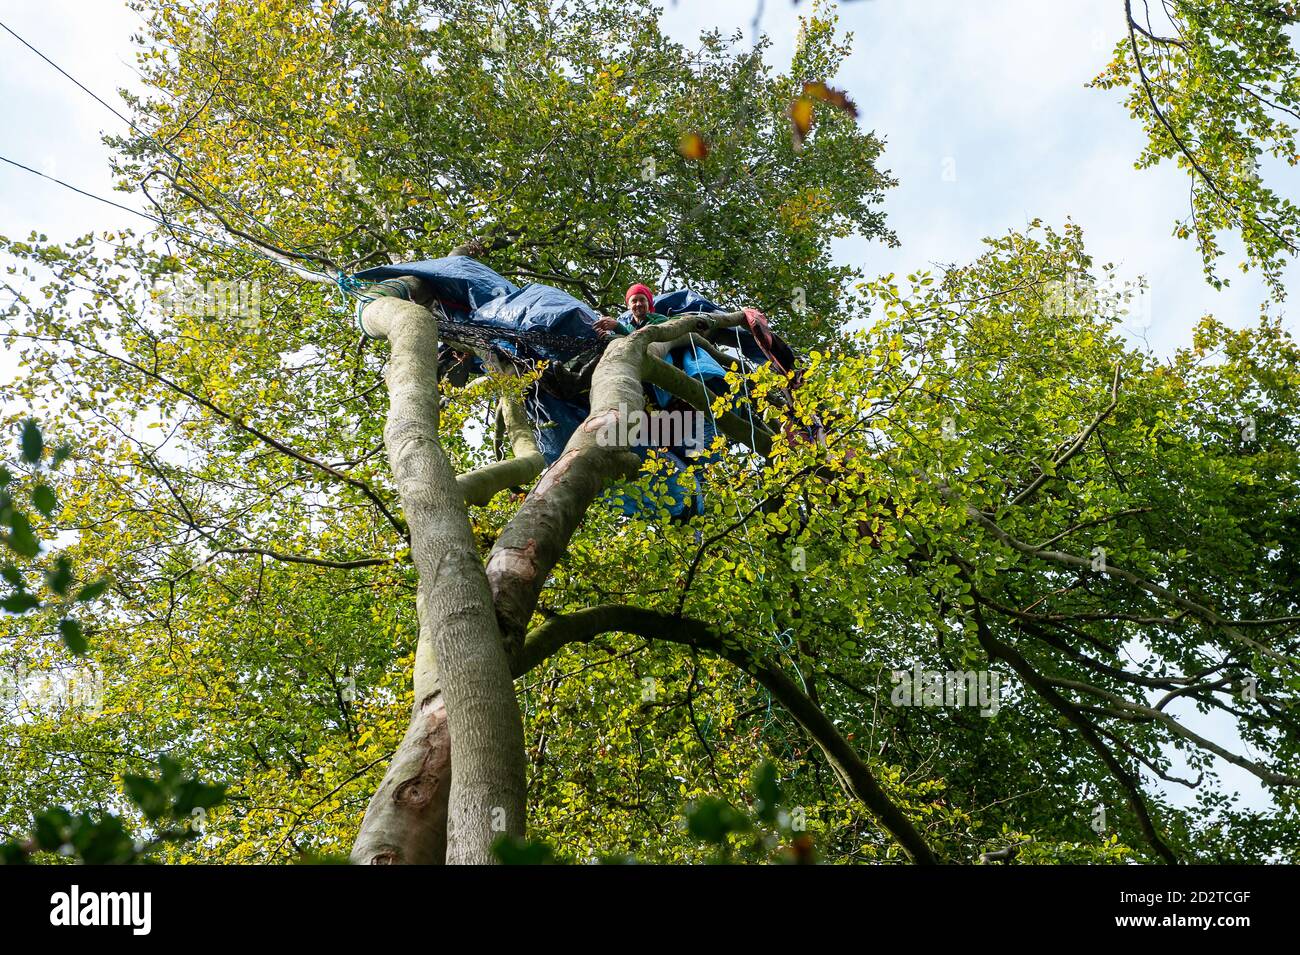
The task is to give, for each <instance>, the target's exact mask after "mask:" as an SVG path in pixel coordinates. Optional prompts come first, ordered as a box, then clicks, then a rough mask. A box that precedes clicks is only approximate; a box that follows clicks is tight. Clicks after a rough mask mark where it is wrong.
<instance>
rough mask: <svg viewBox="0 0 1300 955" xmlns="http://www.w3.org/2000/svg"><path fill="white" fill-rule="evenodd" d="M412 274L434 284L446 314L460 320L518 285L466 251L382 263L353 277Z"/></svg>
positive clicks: (375, 279) (365, 278)
mask: <svg viewBox="0 0 1300 955" xmlns="http://www.w3.org/2000/svg"><path fill="white" fill-rule="evenodd" d="M403 275H414V276H415V277H416V278H418V279H423V280H424V281H426V282H428V283H429V285H431V286H432V287H433V292H434V294H435V295H436V296H437V297H438V300H439V301H440V302H441V303H442V307H443V308H444V309H446V310H447V314H448V315H449V316H451V317H452V318H455V319H457V320H460V321H464V320H465V319H467V318H468V317H469V316H470V315H471V314H472V313H473V312H474V310H475V309H478V308H481V307H482V306H484V305H486V304H488V303H489V302H491V301H492V300H493V299H497V298H501V297H503V296H507V295H511V294H513V293H514V292H517V291H519V287H518V286H517V285H515V284H514V283H513V282H511V281H510V280H509V279H507V278H506V277H505V276H503V275H498V274H497V273H496V272H494V271H493V270H492V269H490V268H488V267H487V266H486V265H484V264H483V263H482V262H480V261H478V260H477V259H471V258H470V257H469V256H468V255H448V256H445V257H443V258H441V259H425V260H424V261H423V262H410V263H408V264H406V265H381V266H378V267H376V268H373V269H366V270H365V271H364V272H358V273H357V274H356V278H359V279H361V280H363V281H366V282H378V281H380V280H381V279H395V278H398V277H400V276H403Z"/></svg>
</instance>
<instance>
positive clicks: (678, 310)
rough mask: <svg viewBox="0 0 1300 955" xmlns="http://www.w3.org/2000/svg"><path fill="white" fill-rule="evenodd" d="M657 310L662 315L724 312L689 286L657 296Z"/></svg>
mask: <svg viewBox="0 0 1300 955" xmlns="http://www.w3.org/2000/svg"><path fill="white" fill-rule="evenodd" d="M655 311H656V312H658V313H659V314H660V315H684V314H686V313H687V312H724V311H726V309H722V308H718V306H716V305H714V304H713V303H712V302H710V301H709V300H708V299H707V298H705V297H704V296H703V295H700V294H698V293H697V292H692V291H691V290H690V289H688V288H683V289H678V290H677V291H675V292H664V293H663V294H662V295H656V296H655Z"/></svg>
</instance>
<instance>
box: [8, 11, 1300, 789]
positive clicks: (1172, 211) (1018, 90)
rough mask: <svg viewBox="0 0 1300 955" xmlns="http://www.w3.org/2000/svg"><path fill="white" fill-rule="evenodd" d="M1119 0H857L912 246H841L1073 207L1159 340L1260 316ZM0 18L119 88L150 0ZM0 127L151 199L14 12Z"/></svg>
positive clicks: (105, 126) (89, 175) (57, 166)
mask: <svg viewBox="0 0 1300 955" xmlns="http://www.w3.org/2000/svg"><path fill="white" fill-rule="evenodd" d="M666 6H667V9H666V10H665V12H664V16H663V19H662V22H663V25H664V28H665V29H666V30H667V32H668V33H669V34H670V35H672V36H673V37H674V38H676V39H678V40H681V41H683V42H691V41H692V40H693V38H694V37H696V36H697V35H698V33H699V32H700V31H701V30H702V29H707V28H712V27H718V28H721V29H723V30H724V31H726V32H730V31H732V30H734V29H736V28H738V27H739V28H743V29H745V30H746V31H748V30H749V27H750V22H751V20H752V19H753V16H754V13H755V10H756V9H757V8H758V6H759V3H758V0H707V2H698V0H680V2H679V3H677V4H675V5H674V4H672V3H671V2H668V3H667V4H666ZM762 7H763V16H762V20H761V28H762V30H763V31H765V32H767V33H768V34H769V35H771V36H772V37H773V39H774V45H773V48H772V50H771V51H770V55H769V61H770V62H771V63H773V64H774V65H776V66H778V67H785V66H787V65H788V63H789V59H790V54H791V51H792V49H793V45H794V40H795V36H796V33H797V15H798V14H799V13H800V12H805V13H806V12H807V10H808V7H809V3H808V2H807V0H805V2H803V3H802V4H800V5H799V6H798V7H796V6H794V5H793V4H792V3H791V0H766V2H765V3H763V4H762ZM1122 10H1123V6H1122V4H1121V3H1120V2H1119V0H987V2H981V3H972V2H970V0H858V2H851V3H846V4H845V5H844V6H843V7H842V10H841V26H842V27H843V28H845V29H847V30H849V31H851V32H852V33H853V34H854V37H855V46H854V53H853V55H852V57H851V59H850V60H849V62H848V64H847V67H846V68H845V69H844V70H843V71H842V72H841V74H840V75H839V76H837V77H834V78H830V79H833V82H834V83H835V85H837V86H839V87H841V88H843V89H845V90H847V91H848V93H849V94H850V96H852V98H853V99H854V100H855V101H856V103H857V104H858V108H859V112H860V118H859V122H860V124H861V125H862V126H863V128H870V129H874V130H876V131H877V133H878V134H880V135H881V136H882V137H883V138H884V139H885V140H886V149H885V153H884V158H883V160H882V162H883V165H885V166H886V167H887V168H889V169H890V170H891V171H892V172H893V174H894V175H895V177H896V178H898V179H899V180H900V186H899V187H898V188H897V189H894V190H892V191H891V192H890V193H889V194H888V195H887V198H886V201H885V206H884V208H885V211H886V213H887V215H888V218H889V224H890V226H891V227H892V228H893V229H894V230H895V231H896V232H897V234H898V236H899V238H900V240H901V241H902V246H901V248H898V249H886V248H885V247H883V246H881V245H879V244H870V243H866V242H862V241H858V240H847V241H844V242H841V243H840V245H839V247H838V253H839V255H840V256H841V258H843V259H844V260H845V261H850V262H853V263H855V264H860V265H862V266H863V267H864V268H865V269H866V271H867V273H868V274H869V275H875V274H881V273H886V272H895V273H898V274H900V275H905V274H907V273H908V272H910V271H913V270H915V269H918V268H925V267H928V266H929V265H930V264H931V263H949V262H956V263H962V262H966V261H969V260H970V259H972V258H974V257H975V256H976V255H978V254H979V253H980V251H981V245H980V239H981V238H982V237H984V236H987V235H997V234H1001V233H1004V232H1006V231H1007V230H1008V229H1018V228H1023V227H1024V226H1025V224H1026V223H1027V222H1028V221H1029V220H1030V219H1033V218H1035V217H1041V218H1042V219H1044V220H1045V221H1047V222H1049V223H1052V224H1053V225H1055V226H1057V227H1059V226H1060V224H1061V223H1063V222H1064V221H1065V219H1066V217H1067V216H1069V217H1071V218H1073V220H1074V221H1075V222H1076V223H1078V224H1079V225H1081V226H1082V227H1083V229H1084V232H1085V238H1086V241H1087V246H1088V249H1089V251H1090V252H1091V253H1092V255H1093V257H1094V260H1095V261H1096V262H1097V263H1098V264H1100V263H1103V262H1107V261H1111V262H1115V263H1116V264H1117V265H1119V266H1120V273H1121V275H1123V276H1129V277H1132V276H1136V275H1137V274H1139V273H1142V274H1145V275H1146V276H1147V278H1148V280H1149V282H1150V284H1151V299H1150V316H1149V317H1150V327H1149V329H1148V331H1147V336H1146V338H1147V341H1148V342H1149V343H1150V344H1151V346H1152V347H1153V348H1154V349H1155V350H1156V351H1157V353H1159V354H1162V355H1167V354H1169V353H1170V352H1171V351H1172V350H1173V349H1174V348H1176V347H1178V346H1179V345H1185V344H1187V343H1189V342H1190V332H1191V329H1192V327H1193V325H1194V324H1195V322H1196V320H1197V319H1198V318H1199V317H1200V316H1201V315H1204V314H1206V313H1213V314H1215V315H1217V316H1218V317H1219V318H1221V319H1223V320H1224V321H1226V322H1228V323H1229V324H1231V325H1234V326H1238V327H1240V326H1243V325H1246V324H1249V323H1252V322H1253V321H1254V320H1255V316H1256V315H1257V314H1258V310H1259V304H1260V302H1261V301H1263V300H1264V298H1265V293H1264V290H1263V288H1262V285H1261V283H1260V282H1259V281H1258V280H1257V279H1255V278H1253V277H1248V276H1241V275H1235V276H1234V278H1233V284H1232V287H1231V288H1230V289H1229V290H1226V291H1223V292H1216V291H1214V290H1213V289H1211V288H1210V287H1209V286H1208V285H1206V284H1205V282H1204V281H1203V279H1202V277H1201V265H1200V258H1199V256H1198V254H1197V251H1196V247H1195V244H1194V243H1192V242H1186V241H1179V240H1176V239H1174V238H1173V237H1172V236H1171V235H1170V232H1171V229H1172V226H1173V222H1174V220H1175V219H1177V218H1182V217H1184V216H1185V215H1186V213H1187V193H1188V180H1187V177H1186V175H1185V174H1184V173H1183V172H1182V171H1180V170H1177V169H1175V168H1173V167H1172V166H1170V165H1164V166H1161V167H1159V168H1157V169H1154V170H1145V171H1141V172H1139V171H1137V170H1135V169H1134V168H1133V161H1134V159H1135V158H1136V157H1137V155H1138V152H1139V150H1140V148H1141V143H1142V134H1141V130H1140V129H1139V128H1138V126H1137V124H1136V123H1135V122H1134V121H1133V120H1131V119H1130V118H1129V116H1128V114H1127V111H1126V110H1125V109H1124V108H1123V107H1122V106H1121V105H1120V99H1121V94H1120V93H1118V92H1110V93H1107V92H1101V91H1097V90H1089V89H1085V88H1084V84H1085V83H1086V82H1087V81H1088V80H1090V79H1091V78H1092V77H1093V76H1094V75H1096V74H1097V73H1098V72H1099V71H1100V70H1101V69H1102V68H1103V66H1104V65H1105V63H1106V62H1107V60H1108V58H1109V52H1110V50H1111V48H1112V47H1113V45H1114V42H1115V40H1116V39H1118V38H1119V37H1120V36H1121V35H1122V34H1123V20H1122V17H1123V13H1122ZM0 20H2V21H3V22H5V23H7V24H8V25H9V26H11V27H12V28H13V29H14V30H15V31H16V32H18V33H19V34H21V35H22V36H24V37H25V38H26V39H28V40H29V41H30V42H32V43H33V44H34V45H35V46H37V47H38V48H40V49H41V50H42V51H44V52H45V53H46V54H47V55H49V56H50V57H51V58H52V59H54V61H55V62H57V63H59V64H60V65H61V66H63V67H64V68H65V69H67V70H68V71H69V72H71V73H72V74H73V75H74V76H76V77H77V78H78V79H79V80H80V81H81V82H82V83H84V84H85V85H86V86H88V87H89V88H91V89H92V90H94V91H95V92H96V93H98V94H99V95H100V96H102V97H103V98H104V99H107V100H109V101H110V102H113V103H114V105H117V100H116V96H115V94H114V92H113V91H114V90H116V89H117V88H118V87H121V86H129V85H133V84H134V81H135V74H134V71H133V68H132V64H133V62H134V61H133V58H132V46H131V43H130V35H131V33H132V31H133V30H134V29H135V28H136V24H137V18H136V15H135V14H134V13H132V12H131V11H130V10H128V9H127V8H126V6H125V3H124V2H120V0H40V2H33V0H0ZM0 129H3V130H4V134H3V136H0V154H3V155H5V156H8V157H9V158H11V159H14V160H17V161H19V162H22V163H25V164H27V165H30V166H33V167H35V168H38V169H40V170H41V171H43V172H46V173H48V174H49V175H53V176H57V177H58V178H60V179H64V180H66V181H68V182H70V183H72V184H74V185H77V186H80V187H82V188H84V189H86V190H88V191H90V192H93V193H97V194H99V195H103V196H111V197H112V198H114V199H116V200H117V201H120V202H122V203H124V204H127V205H132V206H135V207H136V208H141V203H140V201H139V199H138V197H135V196H128V195H124V194H121V193H113V192H111V181H110V177H109V175H108V166H107V158H106V157H107V153H106V150H105V148H104V147H103V145H102V144H101V143H100V141H99V137H100V134H101V132H102V131H111V132H113V133H120V132H122V131H123V124H122V123H121V121H120V120H118V119H116V118H114V117H113V116H112V115H111V114H110V113H109V112H108V111H107V110H105V109H104V108H103V107H102V106H100V105H99V104H97V103H95V102H94V101H93V100H92V99H91V98H90V97H89V96H87V95H86V94H85V93H83V92H82V91H80V90H79V89H77V88H76V87H75V86H73V85H72V84H71V83H70V82H68V80H66V79H64V78H63V77H62V76H60V75H58V74H57V73H56V72H54V70H53V69H51V68H50V67H49V66H47V65H46V64H45V63H43V62H42V61H41V60H39V59H38V58H37V57H36V56H35V55H34V54H33V53H31V52H30V51H28V50H27V49H25V48H24V47H22V46H21V45H20V44H19V43H18V41H17V40H15V39H13V37H11V36H9V35H8V34H7V33H4V32H3V31H0ZM945 171H947V172H949V173H950V174H949V175H947V176H945ZM953 174H955V175H953ZM142 224H143V225H144V226H146V227H147V224H146V223H143V221H142V220H136V219H134V218H133V217H131V216H129V215H128V214H126V213H124V212H119V211H116V210H113V209H110V208H108V207H106V206H102V205H100V204H98V203H95V202H94V201H92V200H90V199H85V198H82V197H79V196H76V195H73V194H71V193H69V192H67V191H66V190H64V189H62V188H60V187H58V186H56V185H54V184H52V183H48V182H44V181H41V180H39V179H36V178H35V177H33V176H31V175H30V174H28V173H24V172H21V171H18V170H15V169H13V168H11V167H8V166H6V165H4V164H2V163H0V233H3V234H6V235H9V236H11V237H13V236H22V235H26V234H27V233H28V232H29V231H31V230H33V229H35V230H38V231H41V232H43V233H45V234H47V235H48V236H50V237H51V238H52V239H60V240H65V239H70V238H72V237H74V236H77V235H81V234H83V233H85V232H88V231H91V230H96V231H102V230H104V229H115V228H121V227H125V226H131V227H133V228H137V229H139V228H141V226H142ZM1225 247H1226V248H1227V249H1228V251H1229V253H1230V254H1229V256H1228V257H1227V258H1226V259H1225V260H1224V266H1225V269H1224V270H1225V271H1227V272H1229V273H1230V274H1232V273H1234V272H1235V270H1234V268H1233V263H1235V262H1236V261H1237V259H1238V258H1239V255H1236V254H1235V253H1237V251H1238V249H1239V247H1238V246H1237V245H1236V244H1235V243H1233V242H1231V241H1228V242H1225ZM434 251H436V250H434ZM1297 278H1300V273H1298V272H1297V269H1296V267H1295V266H1292V267H1291V269H1290V270H1289V272H1288V275H1287V279H1288V284H1289V285H1291V286H1293V287H1300V282H1297ZM1283 314H1284V317H1285V318H1286V319H1287V324H1288V326H1289V327H1290V328H1291V330H1292V331H1293V332H1294V331H1295V327H1296V326H1295V323H1294V321H1293V320H1291V319H1290V316H1289V315H1287V314H1286V313H1285V312H1283ZM1133 331H1134V332H1140V329H1137V328H1135V329H1134V330H1133ZM6 367H7V368H10V369H12V367H13V366H12V357H11V356H10V357H9V359H8V360H5V359H4V358H3V357H0V381H3V380H5V375H6V373H5V368H6ZM1198 728H1202V727H1199V726H1198ZM1209 728H1213V729H1217V730H1219V732H1215V733H1214V735H1215V736H1216V737H1217V738H1218V740H1219V741H1220V742H1223V743H1225V744H1229V745H1238V744H1237V740H1236V739H1235V734H1233V733H1232V732H1231V727H1230V725H1229V724H1226V723H1221V722H1220V721H1217V720H1216V721H1214V722H1213V723H1211V724H1209ZM1223 768H1224V778H1225V780H1228V781H1230V783H1231V784H1232V785H1235V786H1239V787H1240V789H1241V791H1242V792H1243V794H1245V795H1246V796H1247V797H1248V799H1249V801H1250V803H1252V804H1257V803H1258V801H1259V799H1260V790H1259V787H1258V786H1256V785H1255V784H1254V780H1253V777H1250V776H1248V775H1247V774H1246V773H1245V772H1244V771H1241V770H1236V769H1234V768H1233V767H1223ZM1175 795H1176V796H1177V795H1178V793H1177V792H1175ZM1180 801H1181V797H1180Z"/></svg>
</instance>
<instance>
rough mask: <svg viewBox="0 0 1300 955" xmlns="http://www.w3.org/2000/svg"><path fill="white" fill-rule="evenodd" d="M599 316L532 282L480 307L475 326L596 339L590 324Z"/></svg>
mask: <svg viewBox="0 0 1300 955" xmlns="http://www.w3.org/2000/svg"><path fill="white" fill-rule="evenodd" d="M599 317H600V316H599V315H597V314H596V313H595V312H594V311H592V310H591V309H590V308H589V307H588V306H587V305H586V304H584V303H583V302H582V301H580V300H579V299H576V298H574V297H573V296H572V295H570V294H569V293H568V292H562V291H560V290H559V289H557V288H552V287H551V286H549V285H539V284H537V283H533V284H530V285H525V286H524V287H523V288H521V289H518V290H516V291H514V292H511V293H510V294H509V295H506V296H504V297H502V298H496V299H493V300H492V301H490V302H488V303H486V304H485V305H481V306H480V307H479V308H478V309H477V310H475V312H474V314H473V315H472V316H470V320H471V321H472V322H473V323H474V324H475V325H482V326H484V327H487V328H500V329H502V330H508V331H512V332H522V333H524V334H527V333H528V332H542V333H546V334H551V335H566V336H568V337H569V338H590V339H592V340H593V341H594V340H595V338H596V332H595V331H594V330H593V329H592V327H591V326H592V325H593V324H594V323H595V321H596V319H598V318H599Z"/></svg>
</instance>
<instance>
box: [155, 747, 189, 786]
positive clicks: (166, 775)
mask: <svg viewBox="0 0 1300 955" xmlns="http://www.w3.org/2000/svg"><path fill="white" fill-rule="evenodd" d="M158 768H159V769H160V770H162V781H163V785H164V786H179V785H180V783H181V779H182V778H183V776H184V772H185V770H184V768H183V767H182V766H181V764H180V763H179V762H178V761H177V760H175V759H173V758H172V757H171V756H168V755H166V754H165V753H164V754H163V755H162V756H159V757H158Z"/></svg>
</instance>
